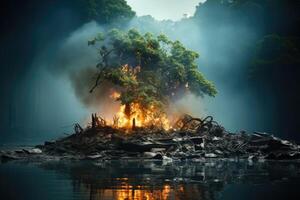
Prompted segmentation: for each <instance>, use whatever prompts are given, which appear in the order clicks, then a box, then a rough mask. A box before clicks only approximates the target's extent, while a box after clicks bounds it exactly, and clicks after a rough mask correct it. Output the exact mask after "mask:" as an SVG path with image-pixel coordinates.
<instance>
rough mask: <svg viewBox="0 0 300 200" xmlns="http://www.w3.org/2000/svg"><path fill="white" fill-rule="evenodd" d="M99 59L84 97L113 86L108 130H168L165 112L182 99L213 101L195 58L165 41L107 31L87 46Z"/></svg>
mask: <svg viewBox="0 0 300 200" xmlns="http://www.w3.org/2000/svg"><path fill="white" fill-rule="evenodd" d="M88 44H89V45H92V46H95V47H96V49H97V51H98V53H99V57H100V62H99V63H98V64H97V68H98V74H97V78H96V80H95V84H94V85H93V87H92V88H91V90H90V92H93V90H94V89H95V88H97V87H101V85H107V83H109V84H110V85H113V89H114V90H113V92H112V94H111V97H112V98H113V99H114V100H116V101H119V102H120V103H121V109H120V112H119V113H117V114H116V116H115V118H114V125H116V126H121V127H128V126H130V125H131V123H134V124H136V125H137V126H149V125H159V124H160V125H161V126H162V127H164V128H168V123H167V120H166V109H167V108H168V106H169V105H170V104H172V102H174V101H175V100H178V99H179V98H181V97H183V96H184V95H186V94H187V93H193V94H195V95H197V96H204V95H209V96H215V95H216V93H217V91H216V88H215V86H214V85H213V84H212V83H211V82H210V81H208V80H207V79H206V78H205V77H204V75H203V74H202V73H201V72H200V71H199V70H198V66H197V64H196V59H197V58H198V57H199V54H198V53H197V52H195V51H192V50H189V49H187V48H186V47H184V45H183V44H182V43H180V42H179V41H171V40H170V39H169V38H168V37H167V36H165V35H162V34H161V35H158V36H154V35H152V34H151V33H146V34H141V33H139V32H138V31H137V30H135V29H131V30H129V31H121V30H117V29H113V30H111V31H109V32H107V33H105V34H103V33H100V34H98V35H97V37H95V38H94V39H93V40H90V41H89V42H88Z"/></svg>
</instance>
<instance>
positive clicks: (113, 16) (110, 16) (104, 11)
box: [79, 0, 135, 24]
mask: <svg viewBox="0 0 300 200" xmlns="http://www.w3.org/2000/svg"><path fill="white" fill-rule="evenodd" d="M79 1H81V4H82V6H83V8H84V9H83V10H85V12H86V16H87V20H96V21H97V22H98V23H101V24H108V23H112V22H119V23H124V22H127V21H129V20H130V19H132V18H133V17H134V16H135V12H134V11H133V10H132V9H131V7H130V6H129V5H128V4H127V2H126V1H125V0H79Z"/></svg>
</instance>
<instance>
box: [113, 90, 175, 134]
mask: <svg viewBox="0 0 300 200" xmlns="http://www.w3.org/2000/svg"><path fill="white" fill-rule="evenodd" d="M120 95H121V94H120V93H118V92H116V91H113V92H112V94H111V95H110V97H111V98H112V99H114V100H117V99H118V98H119V97H120ZM129 106H130V116H127V115H126V111H125V109H126V106H125V105H120V107H119V110H118V111H117V113H116V114H115V116H114V118H113V121H112V122H111V123H110V124H111V125H113V126H114V127H117V128H126V129H129V128H132V126H133V121H135V126H136V127H151V126H155V127H160V128H163V129H165V130H168V129H170V128H171V127H170V123H169V120H168V117H167V115H166V114H165V113H161V112H160V111H159V109H158V108H157V107H155V106H153V105H152V106H150V107H149V108H147V109H145V108H143V107H142V106H141V105H140V104H139V103H131V104H130V105H129Z"/></svg>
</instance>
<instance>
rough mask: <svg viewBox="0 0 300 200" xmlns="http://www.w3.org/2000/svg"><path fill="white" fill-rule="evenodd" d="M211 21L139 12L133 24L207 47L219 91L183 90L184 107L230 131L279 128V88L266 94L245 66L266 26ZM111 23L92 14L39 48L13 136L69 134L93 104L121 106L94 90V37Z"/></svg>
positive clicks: (204, 60) (35, 138)
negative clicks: (260, 96)
mask: <svg viewBox="0 0 300 200" xmlns="http://www.w3.org/2000/svg"><path fill="white" fill-rule="evenodd" d="M210 23H214V22H213V21H212V22H210V21H206V22H205V23H202V24H201V23H200V24H199V23H198V22H196V21H195V20H193V19H192V18H188V19H183V20H181V21H178V22H173V21H161V22H158V21H156V20H154V19H152V18H151V17H150V16H146V17H137V18H134V19H133V20H132V21H131V22H130V23H129V24H128V26H127V29H129V28H136V29H138V30H140V31H142V32H146V31H149V32H153V33H155V34H159V33H165V34H166V35H168V36H169V37H170V38H171V39H174V40H175V39H178V40H180V41H181V42H182V43H184V44H185V45H186V46H187V47H189V48H190V49H192V50H195V51H197V52H199V53H200V58H199V60H198V63H199V69H200V71H201V72H203V73H204V74H205V76H206V77H207V79H209V80H211V81H212V82H213V83H215V85H216V87H217V90H218V94H217V96H216V97H215V98H209V97H205V98H199V97H195V96H193V95H189V96H186V97H183V98H182V99H181V100H179V101H178V102H177V104H176V105H177V106H178V109H179V110H180V109H183V110H184V111H186V112H188V113H190V114H193V115H195V116H200V117H204V116H206V115H212V116H213V117H214V118H215V120H216V121H218V122H219V123H220V124H222V125H223V126H224V127H226V129H228V130H230V131H238V130H247V131H254V130H258V131H274V127H273V126H272V125H271V122H272V112H271V111H272V110H275V105H274V104H273V103H270V102H271V100H270V99H272V96H271V94H270V95H268V94H267V95H266V100H265V102H258V101H257V100H256V97H255V95H253V91H252V90H251V88H250V87H248V83H249V82H248V80H247V73H248V71H247V69H245V67H243V64H244V63H245V62H247V60H246V59H247V58H248V57H249V53H251V51H250V49H251V44H253V42H254V41H256V40H257V35H258V34H259V29H254V28H253V27H252V28H249V27H248V26H246V25H243V24H239V23H232V24H231V25H228V24H227V25H224V26H218V25H216V26H213V25H212V26H210ZM106 29H107V28H105V27H101V26H99V25H98V24H97V23H96V22H94V21H92V22H89V23H87V24H84V25H83V26H81V27H79V28H78V29H77V30H75V31H73V32H72V33H70V34H69V35H67V36H64V37H62V38H60V39H58V40H56V41H54V42H53V43H51V44H47V45H45V46H44V48H42V50H41V51H38V52H35V59H34V61H33V63H32V65H31V67H30V70H29V71H27V72H26V73H25V74H24V75H23V76H22V79H21V80H19V81H18V83H16V87H15V90H14V92H13V99H14V100H13V101H12V104H13V105H14V106H12V108H11V109H12V111H11V113H12V114H11V116H10V118H11V120H12V122H13V131H12V133H11V135H12V136H14V135H16V138H18V139H20V138H21V137H22V139H21V142H23V143H34V142H35V143H36V142H39V141H43V140H46V139H52V138H56V137H62V136H64V133H70V132H72V128H73V124H74V123H77V122H79V123H81V124H82V125H84V124H86V123H87V119H88V118H89V115H90V113H91V112H98V113H100V114H101V112H102V113H107V112H108V110H107V109H114V108H113V107H108V106H107V105H109V104H106V103H107V99H105V97H107V96H108V95H106V94H107V92H108V91H101V90H98V91H97V92H95V93H93V94H90V93H89V89H90V86H91V84H92V82H93V81H94V80H95V72H96V71H95V70H96V68H95V65H96V63H97V60H98V57H97V54H96V50H95V48H93V47H91V46H88V45H87V41H88V40H89V39H92V38H93V37H95V36H96V34H97V33H99V32H101V31H105V30H106ZM20 97H21V98H20ZM99 102H101V103H99ZM110 103H111V102H110ZM269 111H270V112H269ZM266 119H268V120H266ZM20 133H21V134H20ZM22 134H23V135H22ZM17 135H18V137H17ZM23 136H26V137H23ZM11 138H12V139H13V138H14V137H11ZM24 138H26V139H24Z"/></svg>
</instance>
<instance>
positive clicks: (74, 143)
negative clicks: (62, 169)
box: [1, 115, 300, 161]
mask: <svg viewBox="0 0 300 200" xmlns="http://www.w3.org/2000/svg"><path fill="white" fill-rule="evenodd" d="M176 127H178V128H177V129H170V130H163V129H160V128H158V127H147V128H138V127H135V128H134V129H132V130H130V131H129V130H127V129H121V128H113V127H112V126H107V125H106V124H105V121H104V120H97V121H95V122H93V124H92V126H88V127H86V128H84V129H83V128H81V126H80V125H79V124H76V125H75V133H74V134H72V135H70V136H67V137H65V138H62V139H58V140H56V141H53V142H45V143H44V145H38V146H36V147H35V148H33V149H23V150H15V151H1V158H2V160H5V159H6V160H7V159H33V160H36V159H38V160H39V159H53V158H55V159H75V160H81V159H92V160H115V159H117V160H124V159H153V160H164V161H176V160H186V159H188V160H193V161H202V160H203V161H204V160H205V159H206V158H238V159H249V160H297V159H300V152H299V149H300V146H299V145H297V144H296V143H293V142H290V141H286V140H282V139H279V138H277V137H275V136H273V135H270V134H267V133H259V132H254V133H246V132H240V133H230V132H228V131H226V130H225V129H224V128H223V127H222V126H220V125H219V124H218V123H217V122H215V121H213V118H212V117H210V116H209V117H206V118H204V119H200V118H193V117H191V116H189V115H185V116H184V117H182V118H181V119H180V120H178V122H177V123H176Z"/></svg>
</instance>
